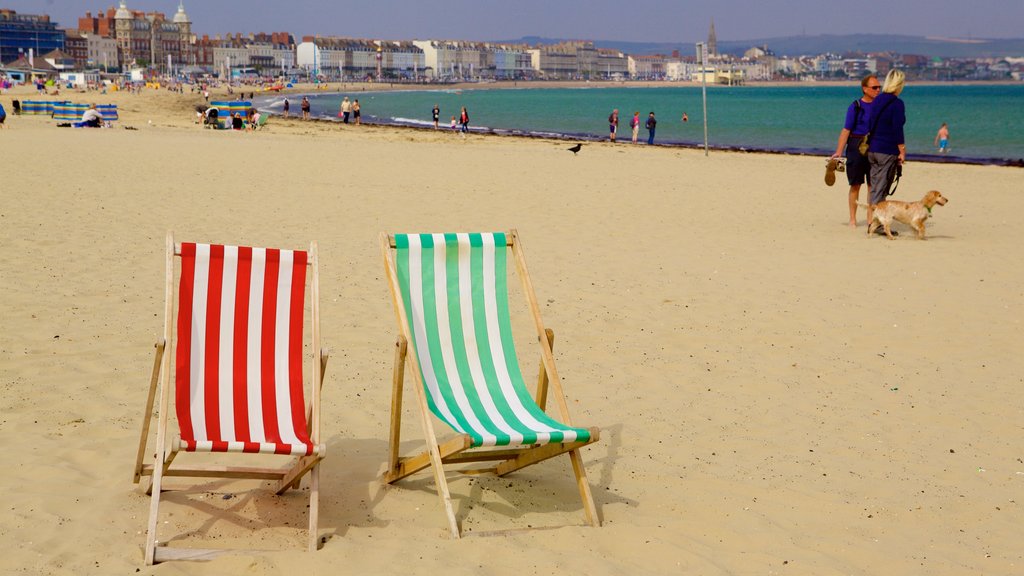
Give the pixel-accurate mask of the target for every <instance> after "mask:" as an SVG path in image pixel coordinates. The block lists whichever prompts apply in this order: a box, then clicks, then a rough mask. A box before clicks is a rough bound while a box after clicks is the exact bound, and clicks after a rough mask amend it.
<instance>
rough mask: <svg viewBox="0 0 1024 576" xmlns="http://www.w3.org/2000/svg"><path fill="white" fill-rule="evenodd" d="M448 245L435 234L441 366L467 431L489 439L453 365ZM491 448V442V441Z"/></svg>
mask: <svg viewBox="0 0 1024 576" xmlns="http://www.w3.org/2000/svg"><path fill="white" fill-rule="evenodd" d="M447 252H448V250H447V244H446V243H445V238H444V234H434V304H435V309H436V311H437V332H438V340H439V341H440V344H441V362H442V363H443V364H444V369H445V372H446V373H447V375H448V383H449V386H450V387H451V390H452V395H453V396H454V397H455V404H456V405H457V406H458V410H459V411H461V412H462V415H463V417H464V418H465V419H466V423H467V424H468V425H469V427H470V429H471V430H473V431H474V432H476V433H477V434H479V435H481V436H484V437H488V436H492V434H491V433H490V432H488V431H487V430H486V429H485V428H484V425H483V423H481V422H480V419H479V418H477V417H476V414H475V413H473V407H472V406H471V405H470V403H469V398H468V397H467V396H466V390H465V388H463V384H462V379H461V378H460V377H459V368H458V366H457V365H456V363H455V350H454V349H453V347H452V327H451V325H450V323H449V318H448V312H449V310H448V267H447V266H446V263H447V260H448V256H447ZM492 444H493V441H492Z"/></svg>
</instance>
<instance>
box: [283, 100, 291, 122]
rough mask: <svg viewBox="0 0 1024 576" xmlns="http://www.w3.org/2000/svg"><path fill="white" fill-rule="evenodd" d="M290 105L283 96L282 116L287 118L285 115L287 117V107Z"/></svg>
mask: <svg viewBox="0 0 1024 576" xmlns="http://www.w3.org/2000/svg"><path fill="white" fill-rule="evenodd" d="M290 107H291V105H290V104H289V103H288V99H287V98H285V99H284V117H285V118H287V117H288V109H289V108H290Z"/></svg>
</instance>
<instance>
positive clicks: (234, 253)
mask: <svg viewBox="0 0 1024 576" xmlns="http://www.w3.org/2000/svg"><path fill="white" fill-rule="evenodd" d="M237 282H238V247H237V246H225V247H224V281H223V282H222V284H221V293H220V294H221V297H220V356H219V366H218V370H217V374H218V377H219V378H218V379H219V380H220V385H219V388H220V389H219V398H220V436H221V439H222V440H227V441H228V442H230V441H232V440H234V439H235V395H234V389H235V373H234V370H233V368H234V360H235V290H236V284H237Z"/></svg>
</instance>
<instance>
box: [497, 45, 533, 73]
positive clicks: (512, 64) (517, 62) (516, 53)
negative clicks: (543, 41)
mask: <svg viewBox="0 0 1024 576" xmlns="http://www.w3.org/2000/svg"><path fill="white" fill-rule="evenodd" d="M491 52H492V54H493V57H494V77H495V78H496V79H498V80H529V79H532V78H534V76H535V75H536V74H535V71H534V69H533V59H532V58H531V56H530V51H529V49H528V48H527V47H525V46H517V45H508V44H495V45H493V46H491Z"/></svg>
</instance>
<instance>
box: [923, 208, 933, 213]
mask: <svg viewBox="0 0 1024 576" xmlns="http://www.w3.org/2000/svg"><path fill="white" fill-rule="evenodd" d="M924 208H925V210H927V211H928V213H929V214H931V213H932V207H931V206H925V207H924Z"/></svg>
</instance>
